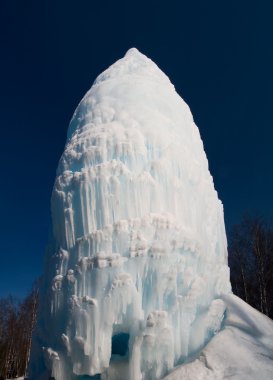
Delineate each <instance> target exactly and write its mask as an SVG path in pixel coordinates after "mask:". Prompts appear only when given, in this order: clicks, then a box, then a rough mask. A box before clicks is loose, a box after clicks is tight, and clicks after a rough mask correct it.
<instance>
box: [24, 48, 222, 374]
mask: <svg viewBox="0 0 273 380" xmlns="http://www.w3.org/2000/svg"><path fill="white" fill-rule="evenodd" d="M52 220H53V235H54V242H53V243H52V244H51V245H50V246H49V249H48V252H47V254H46V263H45V266H46V267H45V274H44V279H43V284H42V290H41V303H40V310H39V317H38V326H37V331H36V334H35V338H34V340H33V348H32V359H31V367H30V370H31V376H32V378H33V379H35V380H36V379H48V378H49V377H50V376H52V377H54V378H55V379H56V380H72V379H73V380H74V379H84V378H85V379H92V378H101V379H110V380H140V379H142V380H155V379H161V378H162V377H164V376H165V375H166V374H168V373H169V371H170V370H171V369H172V368H173V367H174V366H175V365H176V364H179V363H183V361H184V360H185V359H186V358H187V357H189V355H192V354H195V353H196V352H198V351H199V350H200V349H201V348H203V346H204V345H205V344H206V343H207V342H208V341H209V340H210V338H211V337H212V336H213V335H214V334H215V333H216V332H217V331H218V330H219V328H220V326H221V323H222V319H223V315H224V311H225V306H224V303H223V301H222V300H221V299H219V297H220V295H221V294H222V293H229V292H230V282H229V269H228V266H227V243H226V235H225V227H224V219H223V207H222V204H221V202H220V201H219V199H218V197H217V192H216V191H215V189H214V185H213V180H212V177H211V175H210V173H209V170H208V162H207V159H206V155H205V153H204V149H203V144H202V141H201V138H200V135H199V131H198V128H197V127H196V125H195V124H194V121H193V118H192V115H191V112H190V109H189V107H188V106H187V105H186V103H185V102H184V101H183V100H182V99H181V98H180V96H179V95H178V94H177V93H176V91H175V89H174V86H173V85H172V84H171V83H170V81H169V79H168V77H167V76H166V75H165V74H164V73H163V72H162V71H161V70H160V69H159V68H158V67H157V65H156V64H155V63H153V62H152V61H151V60H150V59H148V58H147V57H146V56H144V55H143V54H141V53H140V52H139V51H138V50H136V49H130V50H129V51H128V52H127V54H126V55H125V57H124V58H122V59H120V60H119V61H117V62H116V63H115V64H113V65H112V66H111V67H110V68H108V69H107V70H106V71H105V72H103V73H102V74H101V75H99V77H98V78H97V79H96V81H95V83H94V84H93V86H92V88H91V89H90V90H89V91H88V92H87V94H86V95H85V96H84V98H83V99H82V101H81V102H80V104H79V106H78V107H77V109H76V111H75V114H74V115H73V118H72V120H71V123H70V126H69V130H68V136H67V142H66V146H65V150H64V153H63V155H62V157H61V159H60V162H59V167H58V170H57V177H56V181H55V185H54V189H53V194H52Z"/></svg>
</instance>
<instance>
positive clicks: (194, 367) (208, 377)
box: [164, 294, 273, 380]
mask: <svg viewBox="0 0 273 380" xmlns="http://www.w3.org/2000/svg"><path fill="white" fill-rule="evenodd" d="M222 299H223V301H224V303H225V305H226V307H227V311H226V318H225V322H224V326H223V329H222V330H221V331H220V332H218V334H217V335H215V337H214V338H213V339H212V340H211V341H210V342H209V344H208V345H207V346H206V347H205V348H204V349H203V350H202V351H201V353H198V356H197V357H196V359H195V360H194V359H193V358H191V359H190V360H191V362H190V363H188V364H184V365H182V366H180V367H178V368H176V369H175V370H174V371H173V372H172V373H171V374H170V375H168V376H167V377H165V378H164V380H222V379H229V378H232V379H234V380H267V379H268V380H269V379H273V321H272V320H271V319H269V318H267V317H266V316H265V315H263V314H261V313H260V312H258V311H257V310H255V309H253V308H252V307H251V306H249V305H248V304H246V303H245V302H243V301H242V300H241V299H240V298H238V297H236V296H234V295H231V294H230V295H225V296H222Z"/></svg>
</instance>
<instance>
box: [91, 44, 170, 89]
mask: <svg viewBox="0 0 273 380" xmlns="http://www.w3.org/2000/svg"><path fill="white" fill-rule="evenodd" d="M126 75H132V76H139V78H138V79H139V80H141V79H142V80H151V79H154V80H156V81H158V82H161V83H165V84H169V85H171V83H170V81H169V78H168V77H167V76H166V75H165V74H164V73H163V72H162V71H161V70H160V69H159V67H158V66H157V65H156V64H155V63H154V62H153V61H152V60H151V59H150V58H148V57H146V55H144V54H142V53H141V52H140V51H138V50H137V49H136V48H131V49H129V50H128V51H127V53H126V54H125V56H124V57H123V58H121V59H119V60H118V61H117V62H115V63H114V64H113V65H111V66H110V67H109V68H108V69H107V70H105V71H104V72H103V73H102V74H100V75H99V76H98V78H97V79H96V81H95V84H98V83H101V82H103V81H105V80H108V79H119V80H121V77H122V76H126ZM141 77H142V78H141ZM127 80H128V79H127Z"/></svg>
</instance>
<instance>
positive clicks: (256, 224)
mask: <svg viewBox="0 0 273 380" xmlns="http://www.w3.org/2000/svg"><path fill="white" fill-rule="evenodd" d="M229 265H230V269H231V283H232V287H233V291H234V293H235V294H237V295H238V296H239V297H241V298H243V299H244V300H245V301H246V302H248V303H250V304H251V305H252V306H254V307H255V308H257V309H258V310H260V311H261V312H262V313H264V314H266V315H268V316H271V317H272V316H273V299H272V295H273V294H272V286H273V230H272V228H271V226H270V225H269V224H268V223H266V222H265V220H264V219H263V218H261V217H250V216H245V217H244V218H243V220H242V222H241V223H240V224H238V225H236V226H234V227H233V229H232V232H231V235H230V244H229Z"/></svg>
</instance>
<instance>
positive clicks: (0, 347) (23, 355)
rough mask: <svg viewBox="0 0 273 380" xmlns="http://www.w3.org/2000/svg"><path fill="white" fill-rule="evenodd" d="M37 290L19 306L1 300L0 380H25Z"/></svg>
mask: <svg viewBox="0 0 273 380" xmlns="http://www.w3.org/2000/svg"><path fill="white" fill-rule="evenodd" d="M37 302H38V286H37V284H36V285H35V286H34V287H33V289H32V291H31V293H30V294H29V295H28V296H27V297H26V298H25V299H24V300H23V302H21V303H19V302H18V301H17V300H15V299H14V298H13V297H7V298H4V299H0V377H2V378H4V379H9V378H13V377H16V376H25V375H26V368H27V363H28V360H29V353H30V345H31V336H32V331H33V328H34V324H35V321H36V312H37Z"/></svg>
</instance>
